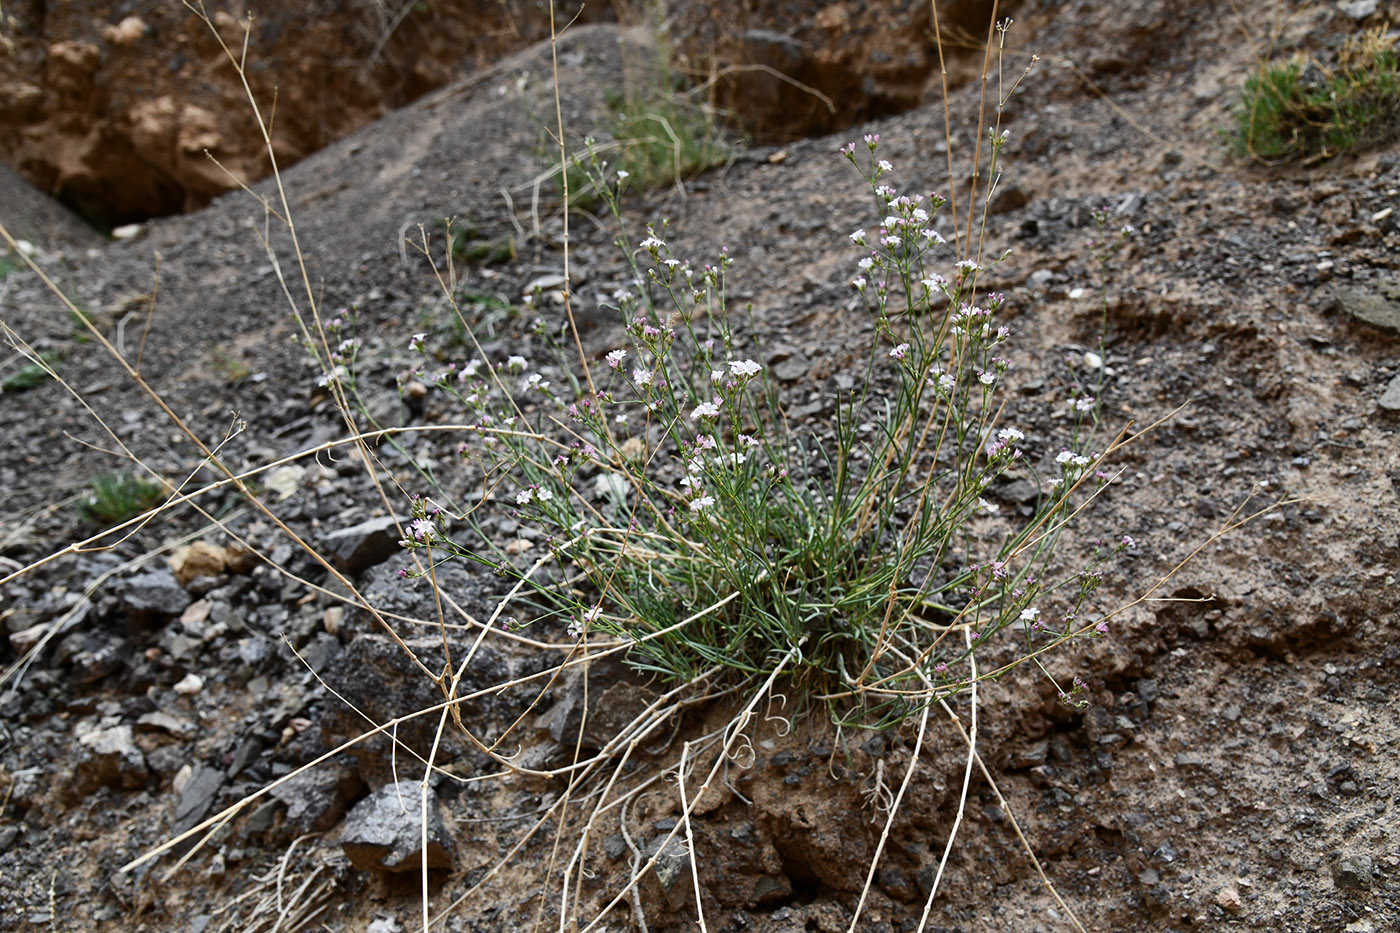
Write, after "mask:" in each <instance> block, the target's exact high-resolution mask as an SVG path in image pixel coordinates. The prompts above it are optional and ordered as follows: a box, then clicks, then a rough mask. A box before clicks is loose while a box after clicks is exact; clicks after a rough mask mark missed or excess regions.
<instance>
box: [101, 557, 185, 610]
mask: <svg viewBox="0 0 1400 933" xmlns="http://www.w3.org/2000/svg"><path fill="white" fill-rule="evenodd" d="M117 596H118V598H119V599H120V600H121V603H122V606H123V607H124V608H125V609H126V610H127V611H128V612H131V613H134V614H136V615H142V616H177V615H179V614H180V613H182V612H184V611H185V607H186V606H188V605H189V604H190V603H191V602H193V601H194V600H193V598H192V597H191V596H190V594H189V593H187V592H185V588H184V587H182V586H181V585H180V581H178V580H176V579H175V574H173V573H171V572H170V571H169V570H166V569H165V568H161V569H159V570H148V571H147V572H145V573H138V574H137V575H136V576H134V577H131V578H130V579H127V580H125V581H123V582H122V584H121V587H120V589H119V590H118V593H117Z"/></svg>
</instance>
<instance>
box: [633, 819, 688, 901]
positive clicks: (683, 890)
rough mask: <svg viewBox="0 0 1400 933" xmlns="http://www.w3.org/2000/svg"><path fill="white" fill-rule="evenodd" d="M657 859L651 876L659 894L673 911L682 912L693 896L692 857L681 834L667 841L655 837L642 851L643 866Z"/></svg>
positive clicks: (664, 838)
mask: <svg viewBox="0 0 1400 933" xmlns="http://www.w3.org/2000/svg"><path fill="white" fill-rule="evenodd" d="M653 856H655V857H656V864H655V865H654V866H653V867H652V871H651V876H652V878H653V879H654V882H655V885H656V886H657V887H659V888H660V891H659V893H660V894H661V895H662V896H663V897H664V898H665V899H666V903H667V904H668V905H669V906H670V908H671V909H672V910H680V909H682V908H683V907H684V906H685V905H686V902H687V901H688V899H689V898H690V895H691V884H690V856H689V855H687V854H686V851H685V841H684V840H683V839H682V838H681V835H680V833H677V834H676V835H674V836H672V837H671V838H670V840H669V841H667V839H666V836H665V835H660V836H656V837H654V838H653V839H652V840H651V841H650V842H648V843H647V844H646V846H645V847H644V848H643V849H642V857H643V859H644V861H643V864H646V861H650V860H651V858H652V857H653Z"/></svg>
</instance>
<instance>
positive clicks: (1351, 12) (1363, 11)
mask: <svg viewBox="0 0 1400 933" xmlns="http://www.w3.org/2000/svg"><path fill="white" fill-rule="evenodd" d="M1379 8H1380V0H1342V2H1341V3H1338V4H1337V9H1339V10H1341V11H1342V12H1343V13H1345V14H1346V15H1347V16H1350V17H1351V18H1352V19H1354V20H1356V21H1357V22H1358V23H1359V22H1361V21H1362V20H1363V19H1365V18H1366V17H1368V16H1370V15H1371V14H1372V13H1374V12H1376V10H1377V9H1379Z"/></svg>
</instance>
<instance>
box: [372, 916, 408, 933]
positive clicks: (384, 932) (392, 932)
mask: <svg viewBox="0 0 1400 933" xmlns="http://www.w3.org/2000/svg"><path fill="white" fill-rule="evenodd" d="M365 933H403V927H402V926H400V925H399V922H398V921H397V920H395V919H394V918H393V917H378V918H376V919H375V921H374V922H373V923H371V924H370V925H369V926H368V927H366V928H365Z"/></svg>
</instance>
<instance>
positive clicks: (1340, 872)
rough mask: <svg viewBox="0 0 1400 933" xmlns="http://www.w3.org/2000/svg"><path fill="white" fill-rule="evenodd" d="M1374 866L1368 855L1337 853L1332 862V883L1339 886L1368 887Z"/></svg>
mask: <svg viewBox="0 0 1400 933" xmlns="http://www.w3.org/2000/svg"><path fill="white" fill-rule="evenodd" d="M1374 867H1375V865H1374V863H1373V862H1372V861H1371V856H1369V855H1339V856H1338V857H1337V858H1336V859H1334V860H1333V862H1332V883H1333V884H1335V885H1336V886H1337V887H1339V888H1369V887H1370V886H1371V871H1372V869H1373V868H1374Z"/></svg>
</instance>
